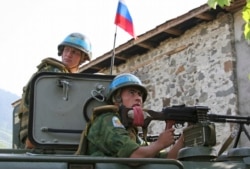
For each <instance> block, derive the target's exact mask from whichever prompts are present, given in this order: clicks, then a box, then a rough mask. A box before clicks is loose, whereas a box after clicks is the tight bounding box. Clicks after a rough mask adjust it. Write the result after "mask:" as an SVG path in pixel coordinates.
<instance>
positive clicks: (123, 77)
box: [107, 73, 148, 103]
mask: <svg viewBox="0 0 250 169" xmlns="http://www.w3.org/2000/svg"><path fill="white" fill-rule="evenodd" d="M129 86H132V87H137V88H138V89H139V90H140V91H141V92H142V101H143V102H145V100H146V98H147V95H148V92H147V90H146V88H145V87H144V86H143V85H142V83H141V80H140V79H139V78H138V77H136V76H135V75H133V74H130V73H123V74H120V75H118V76H116V77H115V78H114V79H113V81H112V82H111V83H110V85H109V94H108V97H107V101H108V102H110V103H113V96H114V95H115V94H116V92H117V91H118V90H119V89H121V88H123V87H129Z"/></svg>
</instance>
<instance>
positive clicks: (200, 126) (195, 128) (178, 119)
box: [120, 105, 250, 147]
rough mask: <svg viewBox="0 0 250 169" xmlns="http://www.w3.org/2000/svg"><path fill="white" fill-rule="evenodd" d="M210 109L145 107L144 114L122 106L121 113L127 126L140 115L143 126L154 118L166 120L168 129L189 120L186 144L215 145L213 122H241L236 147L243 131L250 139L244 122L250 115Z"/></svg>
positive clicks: (247, 123) (249, 122)
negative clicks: (159, 109)
mask: <svg viewBox="0 0 250 169" xmlns="http://www.w3.org/2000/svg"><path fill="white" fill-rule="evenodd" d="M209 110H210V109H209V108H208V107H206V106H193V107H187V106H185V105H179V106H172V107H164V108H163V109H162V111H161V112H157V111H154V110H148V109H143V114H140V113H135V109H127V108H124V107H123V108H120V112H121V113H120V115H121V116H122V123H123V124H124V125H125V127H126V126H127V125H129V124H134V123H135V121H136V120H135V119H137V121H138V117H139V119H142V118H143V123H140V126H141V127H142V128H147V127H148V125H149V123H150V122H151V121H152V120H160V121H166V129H167V128H169V127H172V125H176V124H181V125H183V124H184V123H185V122H188V124H191V125H189V126H188V127H186V128H184V129H183V134H184V137H185V146H189V147H190V146H197V145H202V146H214V145H215V144H216V132H215V125H214V123H213V122H219V123H226V122H230V123H238V124H240V128H239V130H238V133H237V137H236V142H235V144H234V147H236V146H237V144H238V141H239V137H240V134H241V132H242V131H244V132H245V134H246V135H247V137H248V139H249V140H250V136H249V134H248V132H247V130H246V129H245V127H244V124H246V125H249V124H250V117H242V116H229V115H218V114H210V113H208V112H209ZM141 116H143V117H141ZM137 123H138V122H137Z"/></svg>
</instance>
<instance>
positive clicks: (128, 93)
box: [121, 87, 142, 108]
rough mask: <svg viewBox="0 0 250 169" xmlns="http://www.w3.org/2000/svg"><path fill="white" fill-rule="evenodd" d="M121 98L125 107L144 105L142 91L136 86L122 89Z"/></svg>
mask: <svg viewBox="0 0 250 169" xmlns="http://www.w3.org/2000/svg"><path fill="white" fill-rule="evenodd" d="M121 99H122V103H123V105H124V106H125V107H128V108H132V107H134V106H142V92H141V91H140V90H138V89H136V88H134V87H129V88H124V89H122V91H121Z"/></svg>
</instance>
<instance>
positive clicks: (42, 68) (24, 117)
mask: <svg viewBox="0 0 250 169" xmlns="http://www.w3.org/2000/svg"><path fill="white" fill-rule="evenodd" d="M57 48H58V55H59V56H61V57H62V61H59V60H57V59H54V58H46V59H43V60H42V62H41V63H40V64H39V65H38V66H37V68H38V70H37V72H35V73H34V74H33V76H34V75H36V74H37V73H40V72H61V73H78V70H79V67H80V65H81V64H83V63H84V62H85V61H90V60H91V57H92V49H91V43H90V41H89V39H88V38H87V37H86V36H85V35H83V34H81V33H71V34H69V35H68V36H66V38H64V40H63V41H62V42H61V43H60V44H59V45H58V47H57ZM33 76H32V77H33ZM32 77H31V78H30V79H32ZM29 98H30V81H29V82H28V83H27V85H26V86H25V87H24V88H23V94H22V99H21V103H20V106H19V118H20V132H19V138H20V141H21V142H22V143H23V144H24V147H25V148H34V146H33V144H32V143H31V142H30V141H29V139H28V119H29V118H28V116H29V105H30V103H29V100H30V99H29Z"/></svg>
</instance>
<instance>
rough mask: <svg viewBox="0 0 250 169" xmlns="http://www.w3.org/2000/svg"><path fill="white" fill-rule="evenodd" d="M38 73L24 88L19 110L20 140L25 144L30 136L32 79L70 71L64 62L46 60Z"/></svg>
mask: <svg viewBox="0 0 250 169" xmlns="http://www.w3.org/2000/svg"><path fill="white" fill-rule="evenodd" d="M37 68H38V71H37V72H36V73H34V74H33V76H32V77H31V78H30V80H29V82H28V83H27V85H26V86H25V87H24V88H23V94H22V100H21V103H20V109H19V114H18V116H19V119H20V133H19V139H20V141H21V142H22V143H25V140H26V138H27V136H28V120H29V104H30V103H29V102H30V81H31V79H32V78H33V77H34V76H35V75H36V74H38V73H40V72H61V73H69V70H67V68H66V67H65V66H64V65H63V63H62V62H60V61H58V60H56V59H53V58H46V59H44V60H42V62H41V64H39V65H38V66H37Z"/></svg>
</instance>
